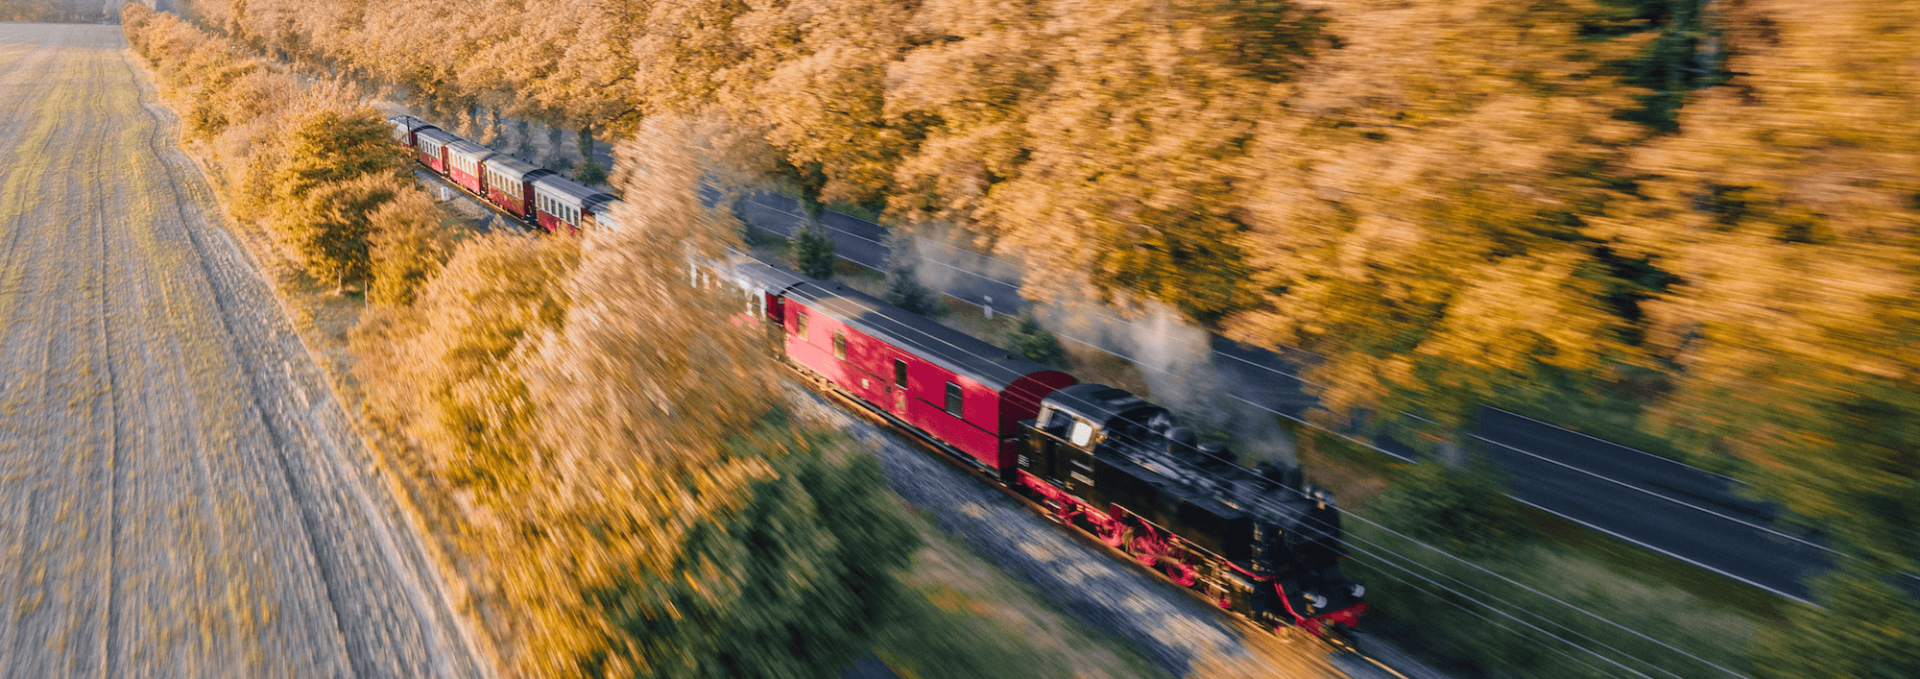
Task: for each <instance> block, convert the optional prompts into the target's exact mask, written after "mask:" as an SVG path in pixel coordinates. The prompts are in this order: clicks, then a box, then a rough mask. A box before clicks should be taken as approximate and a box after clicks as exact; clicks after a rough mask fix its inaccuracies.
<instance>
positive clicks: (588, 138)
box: [579, 123, 593, 165]
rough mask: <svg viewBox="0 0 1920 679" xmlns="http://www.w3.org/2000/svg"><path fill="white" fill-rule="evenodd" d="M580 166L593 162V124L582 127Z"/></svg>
mask: <svg viewBox="0 0 1920 679" xmlns="http://www.w3.org/2000/svg"><path fill="white" fill-rule="evenodd" d="M579 141H580V164H581V165H585V164H587V163H591V162H593V123H587V124H585V125H582V126H580V140H579Z"/></svg>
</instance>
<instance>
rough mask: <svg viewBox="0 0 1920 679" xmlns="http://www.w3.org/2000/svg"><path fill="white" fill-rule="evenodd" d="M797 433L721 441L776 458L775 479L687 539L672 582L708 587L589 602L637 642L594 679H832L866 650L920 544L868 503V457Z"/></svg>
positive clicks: (612, 592)
mask: <svg viewBox="0 0 1920 679" xmlns="http://www.w3.org/2000/svg"><path fill="white" fill-rule="evenodd" d="M776 415H777V412H776ZM792 429H793V425H792V423H790V422H787V421H786V420H785V419H784V418H782V417H777V416H775V417H770V418H769V419H768V420H767V421H765V422H764V423H762V424H761V425H760V426H759V427H758V428H757V429H756V430H755V431H754V432H752V433H750V434H748V435H746V436H742V437H737V438H736V439H735V440H733V441H730V442H729V447H731V448H733V450H732V451H731V453H730V454H732V455H738V456H743V457H764V458H770V459H775V460H776V461H775V462H774V464H773V468H774V475H773V476H772V477H770V478H766V479H761V480H758V481H755V482H753V483H752V484H751V485H750V487H749V488H747V489H746V490H745V492H746V493H747V494H748V495H749V496H750V497H749V498H748V499H746V500H745V501H744V502H743V505H742V506H741V507H740V508H739V509H738V510H736V511H734V512H732V513H730V514H729V515H727V516H724V517H716V518H702V519H700V520H699V522H698V523H696V524H695V525H693V526H692V527H691V528H690V529H688V530H687V533H686V535H685V537H684V538H683V542H684V548H683V549H682V551H681V552H680V554H679V556H678V557H677V560H676V561H675V563H673V564H672V565H671V566H669V568H668V571H667V572H668V573H697V574H702V577H699V578H692V577H668V578H661V577H658V576H656V575H653V574H648V573H620V574H616V575H614V576H613V577H612V578H610V582H609V584H608V585H606V586H605V587H603V588H600V589H598V590H596V591H594V592H592V593H591V594H589V599H590V600H591V601H592V602H593V603H594V604H595V605H597V606H598V607H600V608H602V609H604V610H605V611H606V613H605V614H606V615H607V617H608V618H609V620H610V621H611V623H612V625H614V626H615V627H616V628H618V629H619V630H621V631H622V632H623V633H625V635H626V637H628V638H630V639H632V640H633V642H632V643H630V644H621V645H616V646H614V647H613V648H612V649H610V652H609V657H607V658H594V659H592V661H591V662H592V663H593V664H594V665H598V667H592V668H590V669H589V670H588V672H587V674H588V676H600V675H602V674H603V673H604V670H606V669H613V668H630V670H629V672H630V673H631V674H633V675H643V676H655V677H715V676H725V677H818V678H819V679H831V678H833V677H837V676H839V675H840V674H841V673H842V671H843V669H844V664H845V663H846V662H847V660H848V659H849V658H852V657H853V656H854V655H855V654H857V653H861V652H864V651H865V650H867V645H868V644H869V643H871V641H872V635H873V634H874V633H875V631H876V630H877V629H878V628H879V626H880V625H881V623H882V622H883V621H884V620H886V619H887V618H888V617H889V616H891V615H892V614H893V609H894V608H895V607H896V606H897V605H898V604H899V598H900V596H901V592H900V591H899V589H900V588H899V585H898V583H897V582H896V581H895V579H894V577H893V573H892V571H894V570H895V569H898V568H900V567H902V566H904V565H905V563H906V561H907V557H908V555H909V554H911V553H912V552H913V550H914V549H915V548H917V546H918V544H917V543H918V539H919V538H918V536H916V535H914V534H913V533H912V532H911V531H910V530H909V529H908V528H907V526H906V524H905V523H904V522H902V521H900V520H899V518H898V517H897V516H895V512H897V509H895V507H893V506H889V504H890V503H889V502H888V501H887V499H886V498H887V497H888V496H889V495H890V494H887V493H884V492H876V491H878V490H879V489H881V488H882V487H883V482H882V480H881V479H880V468H879V465H878V464H877V463H876V461H875V460H874V458H873V457H872V456H870V455H842V456H840V457H841V459H839V460H831V459H829V458H827V457H824V456H822V455H821V454H820V449H821V448H822V447H824V446H823V444H826V443H827V440H826V439H821V438H818V436H817V435H815V439H814V440H812V441H807V440H802V439H801V438H797V437H796V436H795V435H794V434H793V433H792ZM802 451H806V452H802ZM795 453H799V454H795ZM629 672H616V673H615V674H627V673H629Z"/></svg>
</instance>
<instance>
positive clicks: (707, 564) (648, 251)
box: [505, 118, 914, 677]
mask: <svg viewBox="0 0 1920 679" xmlns="http://www.w3.org/2000/svg"><path fill="white" fill-rule="evenodd" d="M689 136H690V128H689V126H687V125H686V124H685V123H681V122H678V121H674V120H671V119H662V118H655V119H653V120H650V121H649V122H648V124H647V126H646V127H644V128H643V129H642V130H641V133H640V135H639V137H638V139H637V140H636V141H631V142H628V143H626V144H625V145H623V146H622V148H621V151H620V153H621V158H622V172H621V176H620V177H618V178H616V181H617V182H618V183H619V184H620V185H621V188H622V189H624V190H625V192H626V194H627V195H629V196H633V197H635V198H634V199H633V200H631V201H629V202H627V203H626V204H625V205H624V206H623V207H621V208H619V210H620V212H618V213H617V216H618V217H620V219H621V220H622V221H623V223H628V224H643V225H645V228H636V229H623V230H620V231H617V232H609V231H599V232H594V233H591V234H589V235H588V237H587V240H586V243H585V244H584V253H583V257H582V261H581V264H580V267H579V269H578V270H577V271H576V272H575V273H574V274H573V275H572V276H571V277H570V278H569V280H568V282H567V284H566V288H567V290H568V293H569V296H570V297H571V298H572V299H573V304H572V307H571V308H570V309H569V310H568V314H567V319H566V322H565V323H564V325H563V326H562V327H560V328H559V329H558V330H557V331H556V332H555V334H554V335H553V337H552V338H551V339H550V340H547V341H545V342H543V344H542V349H541V351H540V354H539V355H538V357H537V358H536V359H535V361H534V362H533V363H532V365H531V366H530V368H531V369H530V371H529V372H528V375H529V379H530V384H531V386H532V389H533V391H532V393H533V395H534V402H535V403H536V407H537V408H538V410H539V413H540V415H539V417H540V420H541V422H542V424H543V427H542V431H544V432H545V433H544V434H543V435H542V445H543V448H544V449H545V450H547V451H550V452H548V453H547V457H546V458H545V459H544V460H543V461H542V468H543V469H545V470H546V471H547V475H546V476H547V478H548V481H547V482H546V483H544V484H542V486H541V487H540V488H538V489H536V490H534V491H533V492H532V493H531V494H530V495H527V496H523V497H522V498H520V499H519V500H518V503H519V504H520V506H523V507H525V508H526V509H525V512H526V515H527V516H528V517H529V518H537V519H539V520H541V523H540V524H539V525H540V534H541V538H540V539H539V540H537V541H536V543H535V544H534V545H531V546H530V550H529V551H528V552H527V553H526V554H525V555H524V557H525V558H521V559H517V560H515V561H514V562H513V563H510V564H506V565H505V569H506V570H507V571H508V572H509V573H510V574H511V577H512V578H513V579H514V580H516V581H518V582H522V583H525V584H524V585H522V586H523V587H525V588H527V589H528V590H529V591H530V592H540V594H539V595H538V596H536V597H529V598H527V599H526V600H525V601H526V603H527V604H528V605H530V606H532V609H533V615H534V619H535V620H536V621H538V622H539V623H540V624H539V625H538V626H537V627H536V628H535V629H536V631H535V632H534V634H535V638H534V640H533V645H532V647H533V648H537V649H540V652H539V653H533V654H528V655H527V656H526V657H525V661H524V662H525V663H526V669H527V670H528V671H529V673H532V674H538V675H543V676H576V675H592V676H600V675H603V674H616V675H635V674H645V675H652V676H676V677H677V676H685V677H706V676H722V675H724V676H739V677H794V676H801V677H806V676H817V677H830V676H837V675H838V674H839V672H841V671H842V670H843V669H844V665H845V663H846V662H847V661H848V660H849V659H850V658H851V656H852V654H853V653H855V652H857V651H858V650H860V649H862V648H864V647H865V644H866V640H867V639H868V638H869V637H870V635H871V634H872V631H873V625H874V622H875V621H876V619H878V618H879V617H881V616H882V615H883V614H884V613H885V611H886V610H887V609H888V608H889V606H890V605H891V601H892V597H893V596H895V594H894V591H895V589H894V588H895V585H894V583H893V577H892V571H893V570H895V569H897V568H899V567H900V566H902V565H904V563H905V560H906V557H907V555H908V554H909V553H910V550H911V548H912V546H913V544H914V538H913V537H912V534H911V533H910V532H909V531H908V530H907V528H906V526H905V524H903V523H902V522H901V521H900V519H899V518H898V517H897V516H895V515H893V514H892V512H893V511H894V510H893V509H892V507H891V506H890V503H889V502H888V501H887V500H886V497H887V495H886V491H885V490H884V488H883V487H882V484H881V481H880V478H879V474H878V467H877V465H876V464H875V463H874V461H873V459H872V458H871V457H870V456H867V455H864V454H859V453H856V452H854V451H852V450H850V449H848V448H847V447H846V444H845V443H844V442H842V441H839V440H838V439H834V438H830V437H825V436H823V435H821V434H818V433H811V432H808V431H807V430H806V429H805V428H804V427H796V426H795V425H794V424H793V423H789V422H786V421H785V420H784V416H783V415H782V413H781V410H780V408H779V407H778V406H777V405H776V403H777V398H778V396H777V394H778V391H777V381H776V380H777V378H776V376H775V373H774V367H773V365H772V363H771V361H770V360H769V359H768V358H767V357H766V355H765V354H764V352H762V350H761V349H759V347H758V342H757V335H756V331H754V330H752V329H749V328H746V327H742V326H739V325H737V324H734V323H730V322H728V318H729V315H730V314H731V313H732V312H733V309H734V307H735V304H734V299H735V298H734V297H733V296H732V294H731V293H727V292H725V291H721V290H714V289H707V288H689V287H687V286H685V285H683V284H681V283H680V282H679V281H681V280H682V278H681V276H680V275H679V272H682V271H684V270H685V267H686V266H687V262H688V261H689V258H694V257H699V258H709V259H712V258H720V257H725V256H727V253H726V247H727V246H730V245H731V246H738V242H737V240H736V239H735V237H734V236H733V233H732V229H731V228H729V227H728V225H727V224H726V221H725V220H724V219H722V218H721V216H720V215H717V214H714V213H713V212H712V211H711V210H710V209H709V208H707V207H706V206H704V205H702V204H701V203H700V202H699V200H698V196H697V192H696V190H695V189H696V188H697V185H698V181H699V177H700V176H701V174H702V171H701V169H700V167H699V164H698V163H697V162H696V160H695V158H694V156H693V154H692V152H691V150H690V149H689V148H688V146H687V145H688V143H689ZM582 608H584V609H586V610H597V611H599V617H595V618H587V619H584V620H583V619H582V618H581V616H580V611H581V609H582Z"/></svg>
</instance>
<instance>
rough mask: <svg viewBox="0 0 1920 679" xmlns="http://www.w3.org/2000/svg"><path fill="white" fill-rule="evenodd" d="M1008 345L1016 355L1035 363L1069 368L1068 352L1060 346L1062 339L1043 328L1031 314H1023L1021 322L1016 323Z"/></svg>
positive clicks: (1009, 336) (1008, 336)
mask: <svg viewBox="0 0 1920 679" xmlns="http://www.w3.org/2000/svg"><path fill="white" fill-rule="evenodd" d="M1007 344H1008V348H1010V349H1013V350H1014V352H1015V353H1018V354H1020V355H1021V356H1025V357H1027V359H1028V360H1031V361H1033V362H1035V363H1039V364H1041V365H1046V366H1050V367H1054V368H1065V367H1067V350H1066V348H1065V347H1062V346H1060V338H1058V337H1055V336H1054V335H1053V333H1052V332H1048V331H1047V329H1046V328H1045V327H1042V326H1041V325H1040V320H1039V319H1036V318H1034V317H1033V314H1031V313H1028V314H1022V315H1021V316H1020V320H1018V321H1015V322H1014V324H1013V329H1012V330H1011V331H1009V332H1008V333H1007Z"/></svg>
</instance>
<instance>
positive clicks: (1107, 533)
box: [1094, 520, 1129, 548]
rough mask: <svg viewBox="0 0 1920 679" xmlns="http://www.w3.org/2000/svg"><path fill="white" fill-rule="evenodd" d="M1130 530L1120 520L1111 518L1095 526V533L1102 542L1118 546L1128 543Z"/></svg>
mask: <svg viewBox="0 0 1920 679" xmlns="http://www.w3.org/2000/svg"><path fill="white" fill-rule="evenodd" d="M1128 532H1129V531H1127V529H1126V527H1125V526H1123V525H1121V523H1120V522H1119V521H1111V520H1109V521H1107V522H1106V523H1102V524H1099V525H1097V526H1095V527H1094V535H1095V536H1096V537H1098V538H1100V541H1101V542H1104V543H1106V544H1107V546H1108V547H1116V548H1117V547H1119V546H1121V545H1124V544H1127V538H1128V535H1127V533H1128Z"/></svg>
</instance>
